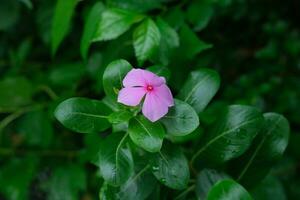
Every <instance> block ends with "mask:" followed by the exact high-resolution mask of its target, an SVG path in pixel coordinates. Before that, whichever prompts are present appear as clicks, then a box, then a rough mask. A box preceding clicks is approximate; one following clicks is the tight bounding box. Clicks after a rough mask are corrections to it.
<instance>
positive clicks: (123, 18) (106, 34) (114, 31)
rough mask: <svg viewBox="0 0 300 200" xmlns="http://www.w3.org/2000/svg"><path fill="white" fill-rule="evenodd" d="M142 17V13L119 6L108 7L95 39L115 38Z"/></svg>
mask: <svg viewBox="0 0 300 200" xmlns="http://www.w3.org/2000/svg"><path fill="white" fill-rule="evenodd" d="M142 19H143V16H142V15H139V14H136V13H133V12H130V11H127V10H122V9H117V8H111V9H106V10H105V11H104V12H103V14H102V17H101V20H100V23H99V26H98V28H97V31H96V33H95V35H94V38H93V41H94V42H95V41H102V40H112V39H115V38H117V37H119V36H120V35H122V34H123V33H125V32H126V31H127V30H128V29H129V28H130V27H131V25H132V24H134V23H137V22H139V21H140V20H142ZM94 20H95V19H94Z"/></svg>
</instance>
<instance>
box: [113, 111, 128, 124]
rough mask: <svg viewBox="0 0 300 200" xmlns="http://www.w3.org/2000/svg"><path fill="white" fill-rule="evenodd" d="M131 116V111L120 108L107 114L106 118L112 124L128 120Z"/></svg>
mask: <svg viewBox="0 0 300 200" xmlns="http://www.w3.org/2000/svg"><path fill="white" fill-rule="evenodd" d="M132 117H133V113H132V112H129V111H127V110H120V111H118V112H114V113H112V114H110V115H109V116H108V120H109V122H110V123H112V124H117V123H122V122H128V121H129V120H130V119H131V118H132Z"/></svg>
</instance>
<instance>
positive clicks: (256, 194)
mask: <svg viewBox="0 0 300 200" xmlns="http://www.w3.org/2000/svg"><path fill="white" fill-rule="evenodd" d="M250 192H251V195H252V196H253V199H256V200H261V199H263V200H286V199H287V197H286V195H285V191H284V187H283V185H282V184H281V183H280V181H279V180H278V179H277V178H275V177H272V176H268V177H267V178H265V179H264V180H263V181H262V182H261V183H260V184H258V185H256V186H255V187H254V188H253V189H252V190H251V191H250Z"/></svg>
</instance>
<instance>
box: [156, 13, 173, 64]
mask: <svg viewBox="0 0 300 200" xmlns="http://www.w3.org/2000/svg"><path fill="white" fill-rule="evenodd" d="M156 24H157V27H158V29H159V31H160V34H161V40H160V45H159V48H158V50H157V51H156V52H155V54H154V60H158V62H160V63H162V64H163V65H168V63H169V59H170V56H171V55H172V52H173V49H174V48H176V47H178V46H179V36H178V34H177V32H176V31H175V30H174V29H173V28H172V27H171V26H169V25H168V24H167V23H166V22H165V21H164V20H162V19H161V18H158V19H157V21H156Z"/></svg>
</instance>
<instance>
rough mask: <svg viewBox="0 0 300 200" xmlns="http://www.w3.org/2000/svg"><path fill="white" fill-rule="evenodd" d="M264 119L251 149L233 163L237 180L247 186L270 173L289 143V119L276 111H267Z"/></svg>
mask: <svg viewBox="0 0 300 200" xmlns="http://www.w3.org/2000/svg"><path fill="white" fill-rule="evenodd" d="M264 119H265V120H264V123H263V127H262V129H261V130H260V131H259V133H258V135H257V136H256V138H255V139H254V141H253V143H252V145H251V147H250V148H249V150H248V151H247V152H246V153H245V154H244V155H243V156H241V157H240V158H238V159H237V160H235V161H234V162H233V163H232V168H233V169H234V173H235V174H236V177H237V180H238V181H239V182H241V183H243V184H244V185H247V186H250V185H251V186H253V185H255V184H257V183H258V182H259V181H261V180H262V179H263V178H264V177H265V176H266V175H267V174H268V173H269V171H270V169H271V168H272V166H273V165H274V163H275V162H276V161H277V160H278V158H280V157H281V156H282V154H283V152H284V150H285V149H286V147H287V144H288V140H289V131H290V128H289V123H288V121H287V119H286V118H284V117H283V116H282V115H279V114H276V113H266V114H264Z"/></svg>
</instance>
